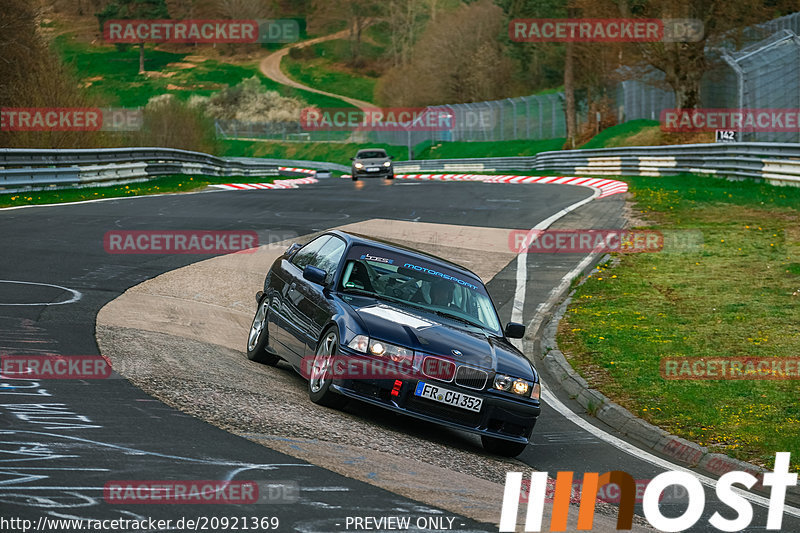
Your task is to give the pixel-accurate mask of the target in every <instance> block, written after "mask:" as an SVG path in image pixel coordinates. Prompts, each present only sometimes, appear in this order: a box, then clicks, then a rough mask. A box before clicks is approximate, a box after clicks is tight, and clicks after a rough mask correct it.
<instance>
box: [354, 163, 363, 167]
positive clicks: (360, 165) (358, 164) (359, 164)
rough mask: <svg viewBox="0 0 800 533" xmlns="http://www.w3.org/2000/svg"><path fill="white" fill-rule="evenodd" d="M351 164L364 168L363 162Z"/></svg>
mask: <svg viewBox="0 0 800 533" xmlns="http://www.w3.org/2000/svg"><path fill="white" fill-rule="evenodd" d="M353 166H354V167H356V168H364V163H356V164H355V165H353Z"/></svg>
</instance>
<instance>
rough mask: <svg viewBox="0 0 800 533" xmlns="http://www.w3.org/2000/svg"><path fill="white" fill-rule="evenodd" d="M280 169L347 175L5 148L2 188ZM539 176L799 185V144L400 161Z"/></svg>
mask: <svg viewBox="0 0 800 533" xmlns="http://www.w3.org/2000/svg"><path fill="white" fill-rule="evenodd" d="M280 167H303V168H311V169H319V170H328V171H331V170H335V171H338V172H349V170H350V168H349V167H348V166H346V165H340V164H336V163H324V162H317V161H302V160H285V159H262V158H253V157H248V158H244V157H241V158H221V157H215V156H212V155H209V154H203V153H200V152H190V151H187V150H174V149H169V148H110V149H92V150H38V149H11V148H0V187H3V188H6V189H8V188H9V187H26V186H30V187H42V186H48V185H61V186H64V185H82V184H89V183H96V182H103V181H119V180H126V179H142V178H148V177H155V176H164V175H170V174H193V175H209V176H231V177H257V176H277V175H279V174H281V173H283V171H282V170H281V168H280ZM516 170H523V171H540V172H555V173H558V174H559V175H576V176H670V175H676V174H682V173H692V174H701V175H709V176H719V177H727V178H738V179H763V180H765V181H767V182H769V183H773V184H776V185H795V186H800V144H788V143H787V144H779V143H729V144H726V143H719V144H685V145H673V146H635V147H626V148H603V149H596V150H562V151H554V152H542V153H540V154H537V155H536V156H525V157H485V158H473V159H424V160H412V161H398V162H396V163H395V172H397V173H409V172H431V171H444V172H471V173H474V172H498V171H516Z"/></svg>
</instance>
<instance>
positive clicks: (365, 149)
mask: <svg viewBox="0 0 800 533" xmlns="http://www.w3.org/2000/svg"><path fill="white" fill-rule="evenodd" d="M363 152H383V153H384V154H385V153H386V150H384V149H383V148H362V149H361V150H359V151H358V152H356V155H358V154H360V153H363Z"/></svg>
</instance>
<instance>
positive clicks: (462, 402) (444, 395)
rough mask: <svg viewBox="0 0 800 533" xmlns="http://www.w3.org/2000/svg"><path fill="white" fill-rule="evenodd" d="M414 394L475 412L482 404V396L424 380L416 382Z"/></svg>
mask: <svg viewBox="0 0 800 533" xmlns="http://www.w3.org/2000/svg"><path fill="white" fill-rule="evenodd" d="M414 396H419V397H420V398H427V399H429V400H433V401H435V402H439V403H445V404H447V405H452V406H453V407H460V408H461V409H466V410H467V411H474V412H476V413H479V412H480V411H481V406H482V405H483V398H478V397H477V396H470V395H469V394H464V393H463V392H458V391H454V390H450V389H446V388H444V387H440V386H439V385H433V384H431V383H425V382H424V381H420V382H419V383H417V388H416V390H415V391H414Z"/></svg>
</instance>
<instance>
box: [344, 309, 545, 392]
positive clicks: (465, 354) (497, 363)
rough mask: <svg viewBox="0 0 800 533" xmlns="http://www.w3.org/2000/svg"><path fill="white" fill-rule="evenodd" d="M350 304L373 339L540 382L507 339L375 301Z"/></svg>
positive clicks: (427, 314) (432, 315) (524, 359)
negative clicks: (455, 351) (456, 352)
mask: <svg viewBox="0 0 800 533" xmlns="http://www.w3.org/2000/svg"><path fill="white" fill-rule="evenodd" d="M348 304H349V305H350V306H351V307H352V308H353V309H354V311H355V313H356V314H357V315H358V317H359V318H360V319H361V322H362V324H363V325H364V327H365V329H366V332H365V333H367V334H368V335H369V336H370V338H374V339H380V340H382V341H384V342H389V343H392V344H398V345H400V346H404V347H407V348H412V349H414V350H415V351H417V352H424V353H426V354H430V355H441V356H444V357H446V358H448V359H452V360H453V361H455V362H463V363H467V364H470V365H474V366H478V367H481V368H485V369H487V370H494V371H496V372H498V373H502V374H509V375H512V376H514V377H518V378H523V379H529V380H535V379H536V377H535V372H534V371H533V369H532V366H531V364H530V362H529V361H528V360H527V359H526V358H525V356H523V355H522V354H521V353H520V352H519V351H518V350H517V349H516V348H514V347H513V346H512V345H511V344H509V343H508V342H507V341H506V340H505V339H504V338H502V337H498V336H496V335H492V334H491V333H489V332H487V331H483V330H480V329H479V328H471V327H469V326H466V325H463V326H462V325H460V324H459V323H458V322H454V323H451V322H450V321H449V320H448V319H447V318H441V317H438V316H437V315H435V314H429V313H425V312H423V311H420V310H418V309H415V308H414V307H406V306H402V305H399V304H395V303H389V302H384V301H380V300H377V299H375V298H368V297H360V296H358V297H352V298H350V301H349V302H348ZM453 350H457V351H458V352H461V355H455V354H454V353H453Z"/></svg>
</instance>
